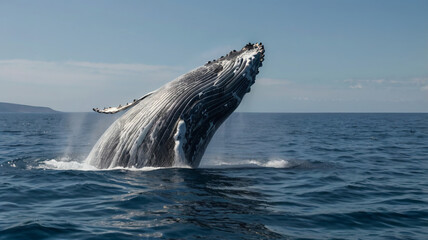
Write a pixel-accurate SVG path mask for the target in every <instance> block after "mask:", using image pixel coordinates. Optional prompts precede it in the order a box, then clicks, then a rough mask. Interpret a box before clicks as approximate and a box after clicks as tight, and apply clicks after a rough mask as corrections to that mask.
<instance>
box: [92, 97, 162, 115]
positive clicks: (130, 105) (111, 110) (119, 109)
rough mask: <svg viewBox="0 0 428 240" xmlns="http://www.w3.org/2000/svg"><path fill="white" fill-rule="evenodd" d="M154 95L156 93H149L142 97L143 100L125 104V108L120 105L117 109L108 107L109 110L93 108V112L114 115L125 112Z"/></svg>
mask: <svg viewBox="0 0 428 240" xmlns="http://www.w3.org/2000/svg"><path fill="white" fill-rule="evenodd" d="M153 93H154V92H150V93H147V94H146V95H144V96H142V97H141V98H139V99H134V101H133V102H131V103H126V104H125V105H123V106H122V105H119V106H117V107H108V108H104V109H98V108H92V110H94V111H95V112H98V113H106V114H113V113H117V112H120V111H123V110H125V109H128V108H130V107H132V106H135V105H137V103H139V102H141V100H143V99H144V98H146V97H148V96H150V95H152V94H153Z"/></svg>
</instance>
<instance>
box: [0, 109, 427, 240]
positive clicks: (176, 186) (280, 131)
mask: <svg viewBox="0 0 428 240" xmlns="http://www.w3.org/2000/svg"><path fill="white" fill-rule="evenodd" d="M116 118H117V116H115V115H100V114H95V113H53V114H48V113H45V114H23V113H21V114H12V113H7V114H6V113H3V114H0V239H388V240H389V239H427V238H428V181H427V180H428V114H407V113H406V114H404V113H403V114H384V113H377V114H376V113H367V114H365V113H331V114H328V113H319V114H318V113H272V114H270V113H234V114H233V115H232V116H231V117H230V118H229V119H228V120H227V121H226V122H225V123H224V124H223V125H222V127H221V128H220V129H219V130H218V131H217V133H216V135H215V136H214V138H213V140H212V141H211V143H210V145H209V147H208V149H207V151H206V153H205V155H204V157H203V159H202V162H201V165H200V167H199V168H197V169H189V168H143V169H120V168H117V169H111V170H96V169H94V168H93V167H91V166H88V165H86V164H85V163H84V159H85V158H86V156H87V154H88V153H89V151H90V150H91V148H92V146H93V145H94V143H95V142H96V141H97V139H98V138H99V137H100V136H101V134H102V133H103V131H104V130H105V129H106V128H107V127H108V126H109V125H110V124H111V123H112V122H113V121H114V119H116Z"/></svg>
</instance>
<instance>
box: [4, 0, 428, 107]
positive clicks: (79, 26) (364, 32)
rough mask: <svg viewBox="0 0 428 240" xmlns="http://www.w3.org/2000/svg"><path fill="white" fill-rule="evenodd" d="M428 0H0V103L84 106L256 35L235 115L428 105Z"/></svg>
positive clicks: (153, 82)
mask: <svg viewBox="0 0 428 240" xmlns="http://www.w3.org/2000/svg"><path fill="white" fill-rule="evenodd" d="M427 12H428V1H391V0H387V1H380V0H379V1H249V0H246V1H6V0H5V1H0V101H3V102H14V103H21V104H30V105H42V106H49V107H52V108H54V109H57V110H61V111H90V109H92V107H104V106H114V105H118V104H123V103H126V102H127V101H131V100H132V99H134V98H137V97H140V96H142V95H144V94H145V93H147V92H149V91H152V90H154V89H156V88H158V87H160V86H161V85H163V84H165V83H166V82H169V81H171V80H173V79H174V78H175V77H177V76H179V75H181V74H183V73H185V72H187V71H189V70H191V69H193V68H195V67H197V66H200V65H202V64H203V63H204V62H206V61H208V60H211V59H213V58H218V57H219V56H221V55H224V54H225V53H227V52H229V51H230V50H232V49H239V48H241V47H242V46H243V45H244V44H245V43H248V42H263V44H264V45H265V46H266V59H265V62H264V66H263V68H261V69H260V70H261V71H260V74H259V75H258V78H257V80H256V83H255V84H254V86H253V88H252V91H251V92H250V93H249V94H247V95H246V96H245V98H244V101H243V102H242V103H241V106H240V107H239V109H238V111H251V112H428V14H427Z"/></svg>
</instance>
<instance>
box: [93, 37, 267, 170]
mask: <svg viewBox="0 0 428 240" xmlns="http://www.w3.org/2000/svg"><path fill="white" fill-rule="evenodd" d="M264 52H265V50H264V46H263V44H262V43H255V44H251V43H248V44H247V45H245V46H244V47H243V48H242V49H241V50H239V51H236V50H233V51H231V52H229V53H228V54H227V55H225V56H222V57H220V58H218V59H215V60H213V61H209V62H207V63H206V64H204V65H203V66H201V67H198V68H196V69H194V70H192V71H190V72H188V73H186V74H184V75H182V76H180V77H178V78H176V79H175V80H173V81H172V82H169V83H167V84H166V85H164V86H162V87H160V88H159V89H158V90H155V91H153V92H150V93H148V94H146V95H144V96H143V97H141V98H139V99H134V100H133V101H132V102H130V103H127V104H124V105H119V106H118V107H110V108H104V109H98V108H94V109H93V110H94V111H96V112H99V113H106V114H112V113H117V112H119V111H123V110H125V109H128V110H127V111H126V113H125V114H124V115H122V116H121V117H120V118H118V119H117V120H116V121H115V122H114V123H113V124H112V125H111V126H110V127H109V128H108V129H107V130H106V131H105V132H104V134H103V135H102V136H101V137H100V139H99V140H98V141H97V143H96V144H95V145H94V147H93V148H92V150H91V152H90V153H89V155H88V157H87V158H86V162H87V163H89V164H91V165H93V166H95V167H97V168H113V167H135V168H141V167H148V166H150V167H171V166H188V167H192V168H196V167H198V166H199V163H200V161H201V159H202V156H203V154H204V152H205V149H206V147H207V145H208V143H209V142H210V140H211V138H212V137H213V135H214V133H215V131H216V130H217V129H218V128H219V126H220V125H221V124H222V123H223V122H224V120H226V118H227V117H228V116H229V115H230V114H231V113H232V112H233V111H234V110H235V109H236V108H237V107H238V105H239V104H240V102H241V100H242V98H243V97H244V95H245V94H246V93H247V92H249V91H250V87H251V85H253V83H254V82H255V77H256V75H257V74H258V73H259V71H258V69H259V67H261V66H262V62H263V60H264V56H265V55H264Z"/></svg>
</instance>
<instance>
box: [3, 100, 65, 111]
mask: <svg viewBox="0 0 428 240" xmlns="http://www.w3.org/2000/svg"><path fill="white" fill-rule="evenodd" d="M55 112H58V111H56V110H53V109H52V108H49V107H40V106H30V105H23V104H17V103H6V102H0V113H55Z"/></svg>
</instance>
